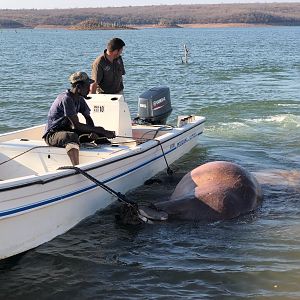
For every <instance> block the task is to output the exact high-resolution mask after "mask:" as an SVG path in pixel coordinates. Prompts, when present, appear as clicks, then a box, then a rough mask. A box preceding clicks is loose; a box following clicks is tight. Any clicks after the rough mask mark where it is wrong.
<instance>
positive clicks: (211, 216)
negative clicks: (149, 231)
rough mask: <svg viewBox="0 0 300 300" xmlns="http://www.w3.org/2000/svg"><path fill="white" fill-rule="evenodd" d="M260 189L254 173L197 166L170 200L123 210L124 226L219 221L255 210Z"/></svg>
mask: <svg viewBox="0 0 300 300" xmlns="http://www.w3.org/2000/svg"><path fill="white" fill-rule="evenodd" d="M262 197H263V196H262V190H261V186H260V184H259V183H258V181H257V180H256V178H255V177H254V175H253V174H251V173H250V172H248V171H247V170H245V169H244V168H242V167H241V166H239V165H237V164H235V163H232V162H227V161H214V162H209V163H206V164H203V165H200V166H198V167H196V168H195V169H193V170H192V171H190V172H189V173H187V174H186V175H185V176H184V177H183V178H182V179H181V181H180V182H179V183H178V184H177V186H176V188H175V190H174V192H173V194H172V195H171V197H170V199H169V200H167V201H163V202H156V203H155V204H151V205H149V206H137V210H136V211H137V213H136V214H135V213H134V212H135V210H132V209H131V210H128V209H127V208H125V209H123V211H122V213H121V215H123V216H121V219H122V220H123V223H125V224H137V223H138V222H139V221H141V220H142V221H143V222H149V221H150V222H151V221H153V220H154V221H165V220H172V219H177V220H186V221H209V222H211V221H218V220H228V219H233V218H236V217H238V216H240V215H244V214H246V213H249V212H251V211H253V210H255V209H256V208H257V207H258V206H259V204H260V203H261V200H262Z"/></svg>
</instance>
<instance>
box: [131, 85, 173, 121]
mask: <svg viewBox="0 0 300 300" xmlns="http://www.w3.org/2000/svg"><path fill="white" fill-rule="evenodd" d="M138 105H139V107H138V118H137V119H138V120H139V122H142V123H150V124H153V125H164V124H166V122H167V118H168V117H169V115H170V114H171V112H172V106H171V98H170V89H169V88H168V87H154V88H151V89H149V90H148V91H146V92H144V93H143V94H141V95H140V97H139V104H138Z"/></svg>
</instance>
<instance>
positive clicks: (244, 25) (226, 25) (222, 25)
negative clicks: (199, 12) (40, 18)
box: [0, 23, 284, 31]
mask: <svg viewBox="0 0 300 300" xmlns="http://www.w3.org/2000/svg"><path fill="white" fill-rule="evenodd" d="M278 26H284V25H268V24H250V23H211V24H179V25H177V26H162V25H155V24H153V25H149V24H146V25H131V26H130V27H128V28H118V27H116V28H114V27H109V28H107V27H103V28H99V29H93V28H91V29H85V28H82V29H79V28H76V29H75V28H71V27H70V26H63V25H37V26H35V27H18V28H11V27H7V28H4V27H1V28H0V30H1V29H13V30H17V29H49V30H50V29H62V30H86V31H88V30H136V29H151V28H155V29H163V28H175V29H176V28H248V27H278Z"/></svg>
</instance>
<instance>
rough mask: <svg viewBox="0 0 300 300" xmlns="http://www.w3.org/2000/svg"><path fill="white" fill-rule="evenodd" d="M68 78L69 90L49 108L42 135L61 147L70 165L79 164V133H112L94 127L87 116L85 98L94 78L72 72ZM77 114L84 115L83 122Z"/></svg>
mask: <svg viewBox="0 0 300 300" xmlns="http://www.w3.org/2000/svg"><path fill="white" fill-rule="evenodd" d="M69 80H70V82H71V89H69V90H67V91H65V92H63V93H61V94H59V95H58V96H57V98H56V99H55V101H54V102H53V104H52V105H51V107H50V110H49V113H48V122H47V125H46V128H45V133H44V135H43V138H44V139H45V141H46V143H47V144H48V145H49V146H57V147H65V148H66V151H67V154H68V156H69V157H70V160H71V162H72V164H73V166H74V165H78V164H79V145H80V141H79V137H80V135H82V134H90V136H89V137H90V138H91V139H99V138H100V137H104V138H114V137H115V132H114V131H109V130H105V129H104V128H103V127H99V126H95V125H94V122H93V120H92V118H91V116H90V108H89V107H88V105H87V103H86V102H85V99H88V97H87V95H88V93H89V89H90V84H91V83H93V82H94V80H92V79H90V78H89V77H88V75H87V74H86V73H85V72H76V73H74V74H72V75H71V76H70V78H69ZM78 113H81V114H82V115H83V116H84V118H85V120H86V124H84V123H80V122H79V119H78V115H77V114H78Z"/></svg>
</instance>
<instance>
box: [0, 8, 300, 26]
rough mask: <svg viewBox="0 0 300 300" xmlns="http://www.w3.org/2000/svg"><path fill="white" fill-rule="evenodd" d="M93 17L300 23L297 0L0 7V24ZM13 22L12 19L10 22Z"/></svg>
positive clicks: (127, 22) (129, 21) (122, 22)
mask: <svg viewBox="0 0 300 300" xmlns="http://www.w3.org/2000/svg"><path fill="white" fill-rule="evenodd" d="M89 20H94V21H96V22H98V23H101V22H102V23H103V24H104V23H105V24H114V23H118V24H119V26H132V25H155V24H159V23H160V22H162V20H163V21H164V22H165V23H170V24H173V25H175V24H176V25H180V24H196V23H197V24H211V23H250V24H268V25H297V26H299V25H300V3H255V4H202V5H196V4H195V5H151V6H128V7H106V8H74V9H44V10H38V9H25V10H24V9H23V10H9V9H2V10H0V27H13V26H19V25H20V24H21V26H30V27H35V26H38V25H55V26H74V25H76V24H79V23H80V22H84V21H89ZM14 22H16V23H14Z"/></svg>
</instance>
